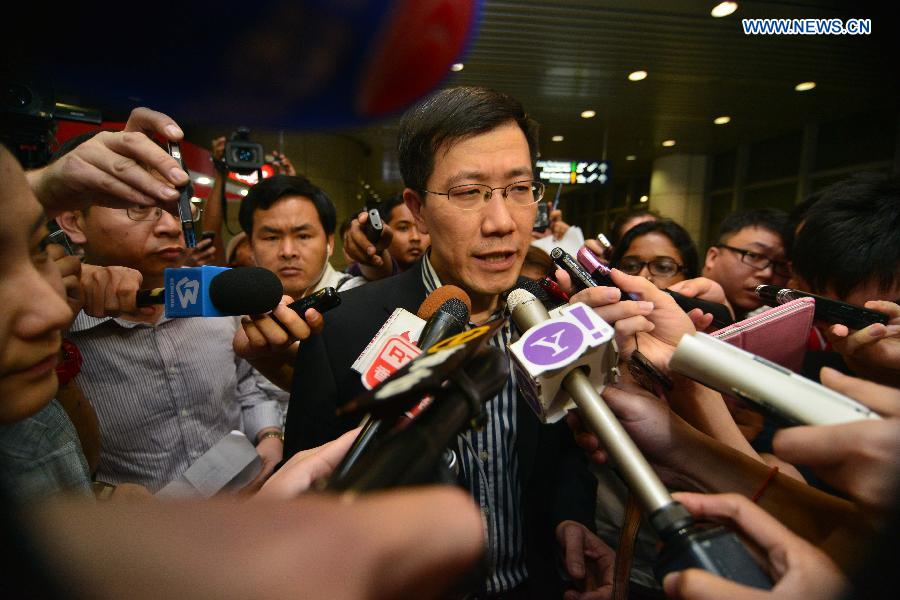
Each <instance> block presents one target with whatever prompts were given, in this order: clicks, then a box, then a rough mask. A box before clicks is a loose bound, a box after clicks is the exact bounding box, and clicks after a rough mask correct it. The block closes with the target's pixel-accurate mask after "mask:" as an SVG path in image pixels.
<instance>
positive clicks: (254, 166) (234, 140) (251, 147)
mask: <svg viewBox="0 0 900 600" xmlns="http://www.w3.org/2000/svg"><path fill="white" fill-rule="evenodd" d="M265 162H266V154H265V151H264V150H263V145H262V144H260V143H257V142H251V141H250V130H249V129H247V128H246V127H238V128H237V130H235V131H234V133H232V134H231V138H230V139H229V140H228V141H227V142H225V166H226V167H227V169H228V170H229V171H232V172H234V173H239V174H241V175H250V174H252V173H255V172H257V171H259V170H260V169H261V168H262V166H263V165H264V164H265Z"/></svg>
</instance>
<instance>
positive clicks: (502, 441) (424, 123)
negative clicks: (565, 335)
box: [285, 88, 608, 598]
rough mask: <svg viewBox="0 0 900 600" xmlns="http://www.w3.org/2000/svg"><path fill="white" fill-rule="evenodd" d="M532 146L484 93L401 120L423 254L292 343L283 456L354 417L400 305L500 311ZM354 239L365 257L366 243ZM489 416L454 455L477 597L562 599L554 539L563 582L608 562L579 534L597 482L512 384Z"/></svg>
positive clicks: (495, 97)
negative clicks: (381, 338)
mask: <svg viewBox="0 0 900 600" xmlns="http://www.w3.org/2000/svg"><path fill="white" fill-rule="evenodd" d="M536 138H537V135H536V124H535V123H534V122H533V121H532V120H531V119H530V118H528V117H527V116H526V115H525V112H524V110H523V108H522V106H521V105H520V104H519V103H518V101H516V100H515V99H513V98H511V97H509V96H506V95H505V94H500V93H497V92H493V91H491V90H487V89H483V88H453V89H448V90H442V91H440V92H437V93H436V94H435V95H434V96H432V97H431V98H429V99H427V100H425V101H423V102H422V103H420V104H419V105H417V106H415V107H413V108H412V109H410V110H409V111H407V113H406V114H405V115H404V117H403V119H402V121H401V123H400V133H399V162H400V170H401V172H402V173H403V179H404V182H405V184H406V189H405V190H404V191H403V198H404V201H405V202H406V205H407V207H409V210H410V212H411V213H412V215H413V218H414V219H415V221H416V224H417V226H418V227H419V230H420V231H422V232H425V233H428V234H429V235H430V236H431V248H430V250H429V251H428V253H426V254H425V255H424V256H423V257H422V260H420V261H419V262H418V263H416V265H414V266H413V267H412V268H410V269H408V270H407V271H405V272H403V273H401V274H399V275H396V276H394V277H391V278H389V279H385V280H381V281H376V282H373V283H370V284H368V285H365V286H362V287H359V288H356V289H353V290H350V291H348V292H346V293H344V294H342V297H343V303H342V305H341V306H339V307H338V308H336V309H334V310H332V311H329V312H328V313H327V314H326V315H325V327H324V329H323V330H322V334H321V335H316V336H312V337H311V338H309V339H308V340H306V341H305V342H304V343H301V344H300V351H299V354H298V357H297V363H296V366H295V370H294V384H293V388H292V390H291V391H292V393H291V404H290V410H289V411H288V417H287V423H286V426H285V433H286V439H285V456H286V457H289V456H290V455H291V454H293V453H295V452H297V451H300V450H302V449H305V448H310V447H313V446H317V445H319V444H321V443H323V442H324V441H328V440H331V439H333V438H335V437H337V436H338V435H339V434H341V433H343V432H344V431H346V430H348V429H350V428H352V427H354V426H355V425H356V422H357V421H358V420H359V418H358V417H355V418H349V419H348V418H339V417H336V416H335V408H336V407H337V406H340V405H342V404H344V403H346V402H347V401H349V400H351V399H353V398H354V397H355V396H357V395H358V394H359V393H361V392H362V391H363V387H362V385H361V382H360V375H359V374H358V373H356V372H353V371H351V369H350V365H351V364H352V363H353V361H354V360H355V359H356V357H357V356H358V355H359V354H360V352H361V351H362V350H363V349H364V348H365V347H366V345H367V344H368V343H369V341H370V340H371V339H372V338H373V337H374V336H375V334H376V332H377V331H378V329H379V328H380V327H381V325H382V324H383V323H384V321H385V320H386V319H387V317H388V316H389V315H390V314H391V312H392V311H393V310H394V309H396V308H397V307H403V308H405V309H406V310H408V311H411V312H413V313H415V312H416V311H417V310H418V308H419V305H420V304H421V303H422V301H423V300H424V299H425V298H426V296H428V294H429V293H431V292H432V291H433V290H434V289H436V288H438V287H440V286H441V285H446V284H453V285H456V286H459V287H461V288H463V289H464V290H465V291H466V292H467V293H468V295H469V297H470V299H471V301H472V313H471V316H470V321H471V324H481V323H484V322H485V321H488V320H489V319H491V318H492V317H495V316H498V315H500V314H502V311H503V308H504V306H503V303H502V301H501V299H500V293H501V292H503V291H505V290H507V289H509V288H511V287H513V285H514V284H515V282H516V278H517V276H518V274H519V271H520V268H521V266H522V262H523V260H524V258H525V254H526V252H527V250H528V247H529V244H530V242H531V229H532V225H533V223H534V216H535V211H536V209H537V202H538V201H540V199H541V198H542V196H543V192H544V186H543V184H541V183H540V182H538V181H534V173H533V170H532V165H533V164H534V159H535V155H536V152H537V140H536ZM348 235H354V236H357V237H359V236H361V235H362V232H361V231H359V230H358V228H354V229H352V230H351V232H350V233H349V234H348ZM354 242H355V243H359V244H360V245H361V247H362V248H366V242H365V241H364V239H357V240H354ZM373 250H374V248H370V252H369V253H370V254H372V251H373ZM513 335H514V332H513V330H512V328H511V325H510V323H509V322H507V323H506V325H504V326H503V327H502V328H501V329H500V330H499V331H498V333H497V334H496V335H495V337H494V338H493V339H492V340H491V343H492V344H493V345H495V346H498V347H501V348H505V347H506V344H507V342H509V341H510V338H511V337H512V336H513ZM485 410H486V424H485V426H484V427H483V428H482V429H480V430H478V431H476V430H468V431H466V432H464V433H463V434H461V435H460V436H459V439H458V444H457V445H456V447H455V448H454V450H455V451H456V452H457V456H458V457H459V464H460V473H459V477H460V480H461V483H462V484H464V485H465V486H466V487H468V488H469V490H470V491H471V493H472V495H473V498H474V499H475V501H476V503H478V504H480V505H481V509H482V513H483V514H484V516H485V522H486V527H487V540H488V555H487V557H486V559H487V560H486V562H487V564H486V573H485V580H484V583H483V587H482V590H481V594H479V597H481V598H488V597H500V596H503V597H510V598H519V597H560V595H561V591H560V589H559V588H560V584H561V582H560V581H559V576H558V574H557V573H556V572H555V564H556V560H557V559H556V557H555V556H554V551H553V548H554V546H555V544H554V541H553V540H554V538H556V539H557V540H558V541H559V542H560V545H561V546H562V548H563V550H564V556H565V557H566V567H567V570H568V572H569V575H570V576H571V577H572V578H573V579H576V580H581V579H583V578H584V577H585V576H586V574H592V575H593V574H595V573H596V572H597V570H598V568H597V567H598V563H600V562H601V561H602V560H603V559H604V558H607V557H608V554H606V553H604V552H603V551H602V550H600V549H599V548H600V544H602V542H600V540H599V538H597V537H596V536H595V535H594V534H593V533H592V532H591V531H590V530H589V529H588V528H587V527H585V525H584V524H590V523H592V519H593V510H594V494H595V485H596V484H595V482H594V480H593V479H592V477H591V476H590V474H589V472H588V470H587V467H586V464H585V462H584V460H583V457H582V456H580V455H579V451H578V450H577V448H576V447H575V446H574V444H573V440H572V436H571V433H570V432H569V431H568V430H567V429H566V426H565V424H564V423H563V422H559V423H557V424H556V425H552V426H541V424H540V422H539V421H538V419H537V418H536V417H535V415H534V414H533V413H532V412H531V410H530V409H529V408H528V406H527V404H526V403H525V401H524V400H523V399H522V398H521V397H520V396H519V394H518V393H517V391H516V387H515V385H514V381H513V380H512V377H511V378H510V381H509V382H508V384H507V386H506V387H505V388H504V390H503V391H502V392H501V393H500V394H498V395H497V396H496V397H494V398H493V399H491V400H489V401H488V402H487V403H486V408H485Z"/></svg>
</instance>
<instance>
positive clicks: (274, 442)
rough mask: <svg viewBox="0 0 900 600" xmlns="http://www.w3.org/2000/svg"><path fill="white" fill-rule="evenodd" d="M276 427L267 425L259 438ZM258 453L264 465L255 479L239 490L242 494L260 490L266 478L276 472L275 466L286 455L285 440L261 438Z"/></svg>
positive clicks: (257, 446) (259, 434) (250, 493)
mask: <svg viewBox="0 0 900 600" xmlns="http://www.w3.org/2000/svg"><path fill="white" fill-rule="evenodd" d="M274 430H276V429H275V428H272V427H267V428H266V429H263V430H262V431H260V432H259V433H258V434H257V436H256V437H257V439H258V440H259V438H261V437H262V435H263V434H264V433H266V432H267V431H274ZM256 453H257V454H258V455H259V458H260V461H261V462H262V466H261V467H260V469H259V473H258V474H257V475H256V477H254V478H253V481H251V482H250V483H248V484H247V485H245V486H244V487H243V488H241V490H240V491H239V492H238V493H239V494H240V495H242V496H249V495H252V494H255V493H256V492H258V491H259V490H260V488H261V487H262V486H263V484H264V483H265V482H266V480H267V479H268V478H269V477H270V476H271V475H272V473H274V472H275V467H277V466H278V463H280V462H281V459H282V458H283V457H284V442H283V441H282V440H281V439H279V438H277V437H272V436H270V437H267V438H264V439H261V440H259V442H258V443H257V444H256Z"/></svg>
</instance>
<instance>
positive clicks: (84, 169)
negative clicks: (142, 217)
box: [26, 108, 188, 216]
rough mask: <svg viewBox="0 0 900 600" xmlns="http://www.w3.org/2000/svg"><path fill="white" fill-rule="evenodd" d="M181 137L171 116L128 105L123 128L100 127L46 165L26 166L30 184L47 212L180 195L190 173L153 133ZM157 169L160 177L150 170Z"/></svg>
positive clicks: (154, 201)
mask: <svg viewBox="0 0 900 600" xmlns="http://www.w3.org/2000/svg"><path fill="white" fill-rule="evenodd" d="M156 135H159V136H161V137H162V138H164V139H166V140H170V141H179V140H181V139H182V138H183V137H184V133H183V132H182V131H181V128H180V127H179V126H178V124H177V123H175V121H174V120H172V118H171V117H169V116H167V115H164V114H163V113H160V112H156V111H153V110H150V109H148V108H136V109H134V110H133V111H131V115H130V116H129V117H128V122H127V123H126V124H125V129H124V130H123V131H117V132H112V131H103V132H100V133H98V134H97V135H95V136H94V137H92V138H91V139H90V140H88V141H86V142H84V143H83V144H80V145H79V146H78V147H77V148H75V149H74V150H72V151H71V152H69V153H68V154H66V155H64V156H63V157H62V158H60V159H59V160H56V161H54V162H52V163H50V164H49V165H47V166H46V167H42V168H40V169H36V170H34V171H29V172H28V173H27V174H26V175H27V177H28V181H29V184H30V185H31V188H32V190H33V191H34V193H35V196H37V197H38V200H40V201H41V204H42V205H43V206H44V209H45V210H46V211H47V213H48V214H50V216H54V215H56V214H58V213H60V212H62V211H65V210H80V209H83V208H86V207H88V206H90V205H92V204H96V205H100V206H110V207H113V208H126V207H128V206H132V205H135V204H138V205H144V206H153V205H156V204H159V203H160V202H172V201H174V200H176V199H177V198H178V191H177V190H176V189H175V186H177V185H184V184H186V183H187V182H188V175H187V173H185V172H184V170H182V169H181V167H180V166H179V165H178V162H177V161H176V160H175V159H174V158H172V157H171V156H170V155H169V154H168V152H166V151H165V150H163V149H162V148H160V147H159V146H158V145H157V144H156V143H155V142H154V141H153V140H152V139H151V137H153V136H156ZM151 171H155V172H157V173H158V174H159V175H160V176H161V177H162V178H163V180H162V181H161V180H160V179H157V178H156V177H154V176H153V174H151Z"/></svg>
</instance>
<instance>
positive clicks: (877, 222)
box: [792, 173, 900, 299]
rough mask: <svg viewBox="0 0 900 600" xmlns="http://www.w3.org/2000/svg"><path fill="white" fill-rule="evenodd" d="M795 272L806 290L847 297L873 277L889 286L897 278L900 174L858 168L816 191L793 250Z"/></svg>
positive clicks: (899, 270) (899, 273)
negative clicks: (869, 171)
mask: <svg viewBox="0 0 900 600" xmlns="http://www.w3.org/2000/svg"><path fill="white" fill-rule="evenodd" d="M792 259H793V268H794V272H795V273H796V274H797V275H799V276H800V277H802V278H803V280H804V281H805V282H806V283H807V285H809V286H810V290H809V291H810V292H813V293H822V292H825V291H826V290H828V288H831V289H832V290H833V291H834V292H835V293H836V294H837V296H838V297H839V298H842V299H843V298H846V297H847V296H848V295H849V294H850V292H852V291H853V289H854V288H856V287H857V286H859V285H860V284H863V283H866V282H868V281H877V283H878V286H879V289H881V290H888V289H890V288H892V287H894V285H895V284H896V283H897V282H898V280H900V178H898V177H897V176H888V175H882V174H878V173H860V174H858V175H855V176H854V177H852V178H850V179H846V180H844V181H840V182H838V183H835V184H834V185H831V186H829V187H827V188H825V189H823V190H821V191H820V192H819V193H818V200H817V201H816V202H815V203H814V204H813V205H812V206H810V207H809V208H808V210H807V211H806V214H805V216H804V219H803V222H802V224H801V227H800V231H799V232H798V233H797V236H796V238H795V240H794V247H793V252H792Z"/></svg>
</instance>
